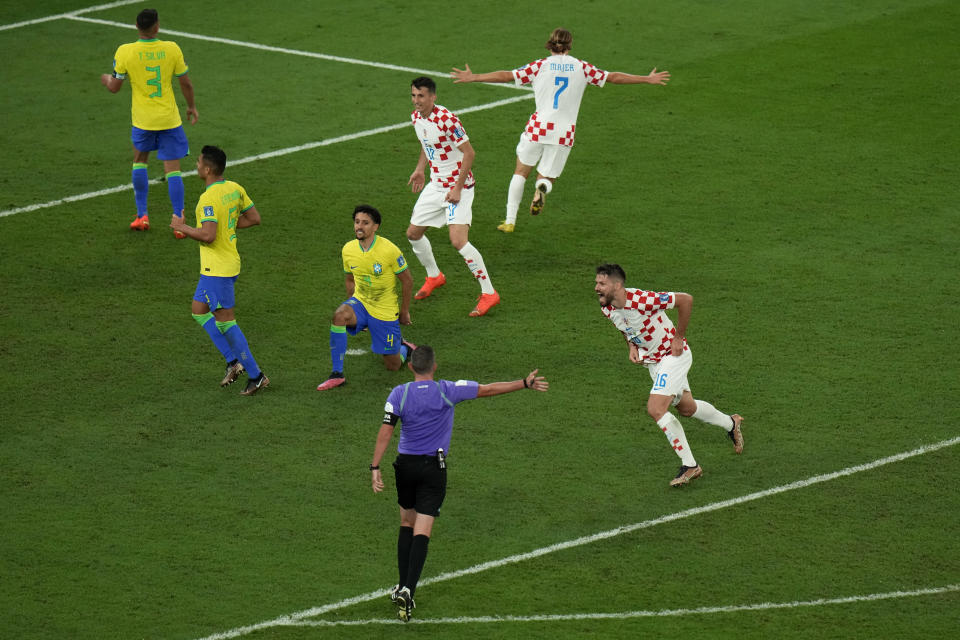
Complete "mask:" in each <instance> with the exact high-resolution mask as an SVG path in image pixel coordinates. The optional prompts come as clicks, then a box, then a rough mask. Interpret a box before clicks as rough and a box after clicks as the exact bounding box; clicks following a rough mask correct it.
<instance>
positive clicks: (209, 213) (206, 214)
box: [203, 207, 216, 218]
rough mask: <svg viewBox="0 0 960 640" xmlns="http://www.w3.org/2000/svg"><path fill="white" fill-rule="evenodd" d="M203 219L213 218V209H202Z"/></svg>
mask: <svg viewBox="0 0 960 640" xmlns="http://www.w3.org/2000/svg"><path fill="white" fill-rule="evenodd" d="M203 217H204V218H215V217H216V215H214V213H213V207H204V208H203Z"/></svg>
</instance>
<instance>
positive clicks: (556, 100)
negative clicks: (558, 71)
mask: <svg viewBox="0 0 960 640" xmlns="http://www.w3.org/2000/svg"><path fill="white" fill-rule="evenodd" d="M553 84H555V85H557V92H556V93H555V94H553V108H554V109H557V108H559V107H558V105H559V104H560V94H561V93H563V92H564V91H566V89H567V87H569V86H570V78H568V77H567V76H555V77H554V78H553Z"/></svg>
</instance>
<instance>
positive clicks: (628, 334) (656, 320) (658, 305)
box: [600, 289, 690, 364]
mask: <svg viewBox="0 0 960 640" xmlns="http://www.w3.org/2000/svg"><path fill="white" fill-rule="evenodd" d="M626 291H627V302H626V303H625V304H624V305H623V309H617V308H616V307H614V306H613V305H612V304H611V305H607V306H606V307H600V309H601V310H602V311H603V315H605V316H607V317H608V318H610V321H611V322H613V325H614V326H615V327H616V328H617V329H619V330H620V332H621V333H623V335H624V337H625V338H626V339H627V340H628V341H629V342H632V343H634V344H635V345H637V347H639V348H640V356H641V357H642V358H643V362H644V364H656V363H657V362H660V360H662V359H663V357H664V356H668V355H670V342H671V341H672V340H673V337H674V336H675V335H677V330H676V329H674V327H673V322H672V321H671V320H670V318H668V317H667V314H666V313H665V311H666V310H667V309H673V307H674V306H675V305H676V303H677V298H676V295H675V294H674V293H673V292H657V291H644V290H643V289H627V290H626ZM689 349H690V347H688V346H687V340H686V338H684V340H683V350H684V351H688V350H689Z"/></svg>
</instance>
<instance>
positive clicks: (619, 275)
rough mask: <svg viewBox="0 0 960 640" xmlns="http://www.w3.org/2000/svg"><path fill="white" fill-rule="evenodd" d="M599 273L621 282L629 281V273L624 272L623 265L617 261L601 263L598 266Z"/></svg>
mask: <svg viewBox="0 0 960 640" xmlns="http://www.w3.org/2000/svg"><path fill="white" fill-rule="evenodd" d="M597 275H598V276H600V275H604V276H607V277H608V278H613V279H614V280H619V281H620V282H626V281H627V274H626V273H624V272H623V267H621V266H620V265H618V264H615V263H610V262H608V263H607V264H602V265H600V266H599V267H597Z"/></svg>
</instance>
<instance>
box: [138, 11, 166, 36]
mask: <svg viewBox="0 0 960 640" xmlns="http://www.w3.org/2000/svg"><path fill="white" fill-rule="evenodd" d="M159 19H160V16H159V15H158V14H157V10H156V9H144V10H143V11H141V12H140V13H138V14H137V29H140V31H147V30H149V29H152V28H153V25H155V24H157V20H159Z"/></svg>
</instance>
